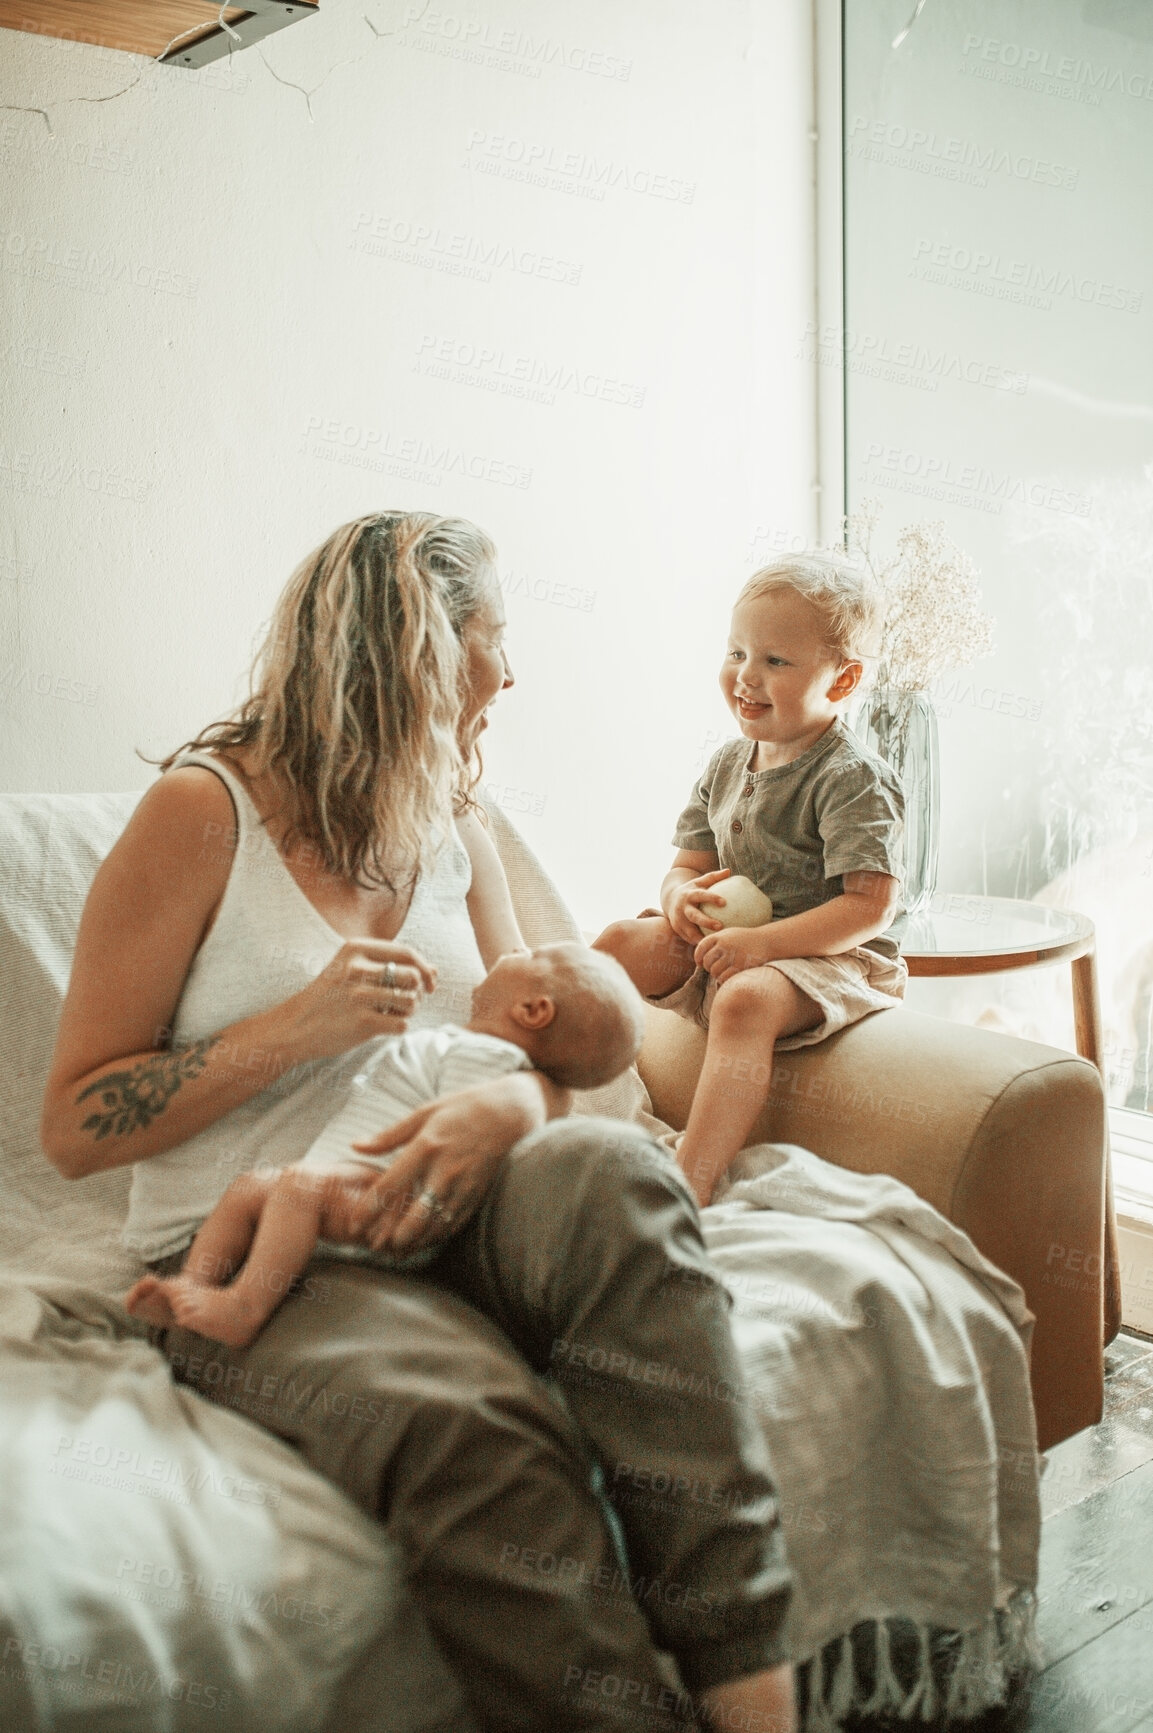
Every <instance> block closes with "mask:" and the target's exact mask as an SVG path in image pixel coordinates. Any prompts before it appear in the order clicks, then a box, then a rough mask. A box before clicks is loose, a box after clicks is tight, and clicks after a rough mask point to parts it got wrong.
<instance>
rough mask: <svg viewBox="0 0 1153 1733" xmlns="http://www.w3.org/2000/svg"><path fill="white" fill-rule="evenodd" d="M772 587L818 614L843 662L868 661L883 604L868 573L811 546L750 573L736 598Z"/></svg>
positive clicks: (766, 592)
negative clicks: (788, 592) (798, 598)
mask: <svg viewBox="0 0 1153 1733" xmlns="http://www.w3.org/2000/svg"><path fill="white" fill-rule="evenodd" d="M774 590H795V591H796V593H797V595H798V596H803V597H804V599H805V601H806V602H811V603H812V605H813V607H814V608H815V609H816V610H817V612H818V614H819V615H820V616H821V621H822V623H823V625H824V632H825V642H826V644H827V645H828V647H829V649H830V650H831V651H832V652H833V654H834V656H839V657H840V658H841V660H842V661H843V662H868V660H869V659H870V658H871V657H875V656H876V654H877V652H878V650H879V648H880V637H881V627H882V624H883V619H884V615H883V609H882V602H881V596H880V593H879V591H878V589H877V586H876V584H875V583H874V581H873V579H872V577H871V576H870V574H869V573H868V572H867V571H865V570H864V569H863V568H862V567H861V566H857V565H854V564H853V562H852V561H851V560H850V559H848V558H847V556H846V555H844V554H835V553H823V552H818V551H817V550H816V549H810V550H806V552H804V553H800V554H785V555H783V556H782V557H781V558H780V559H779V560H774V561H773V562H772V564H771V565H767V566H762V567H761V569H760V571H759V572H754V573H753V575H752V577H751V578H750V579H749V581H748V583H747V584H746V585H745V586H744V588H743V589H742V591H741V593H740V595H739V596H738V597H737V605H738V607H739V606H740V604H741V603H742V602H753V601H759V600H760V599H761V597H762V596H768V595H771V594H772V593H773V591H774Z"/></svg>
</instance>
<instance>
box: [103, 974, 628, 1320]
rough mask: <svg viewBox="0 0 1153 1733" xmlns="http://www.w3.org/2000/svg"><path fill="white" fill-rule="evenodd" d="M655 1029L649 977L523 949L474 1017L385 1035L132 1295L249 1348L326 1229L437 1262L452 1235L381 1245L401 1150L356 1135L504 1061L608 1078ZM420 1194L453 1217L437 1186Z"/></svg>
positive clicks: (487, 985) (566, 1082)
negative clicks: (334, 1097) (638, 978)
mask: <svg viewBox="0 0 1153 1733" xmlns="http://www.w3.org/2000/svg"><path fill="white" fill-rule="evenodd" d="M643 1028H644V1007H643V1006H642V1004H641V1002H640V999H639V998H638V996H637V993H636V990H635V989H634V987H633V986H632V985H631V984H630V982H629V980H628V977H627V976H626V974H625V972H624V970H623V969H621V968H619V967H618V965H617V964H616V963H614V962H613V961H612V960H611V959H610V958H608V957H606V956H603V955H601V954H600V953H599V952H597V951H592V950H589V949H588V948H587V947H586V946H584V945H579V944H567V943H566V944H556V945H542V946H539V947H538V948H537V949H536V950H534V951H510V952H509V953H507V954H506V955H505V956H503V957H500V958H499V959H498V960H497V962H496V963H495V964H494V965H493V967H492V968H491V969H490V970H489V972H488V974H487V975H486V976H485V978H484V980H483V981H482V982H481V983H480V985H479V986H478V987H477V988H476V989H475V991H474V993H473V995H472V1016H471V1017H470V1019H469V1021H468V1023H467V1024H466V1026H465V1027H464V1028H463V1029H460V1028H457V1027H456V1026H455V1025H453V1024H451V1023H450V1024H443V1025H442V1026H440V1027H439V1028H435V1029H421V1030H417V1031H414V1032H413V1033H411V1034H407V1035H398V1036H394V1037H393V1038H392V1039H391V1040H389V1041H387V1042H385V1043H384V1044H383V1049H382V1051H381V1052H380V1053H379V1055H378V1056H376V1057H374V1059H373V1062H372V1065H371V1067H370V1068H369V1070H368V1071H367V1072H363V1073H361V1075H360V1076H359V1077H358V1078H357V1080H356V1082H355V1084H354V1086H353V1089H352V1091H351V1092H350V1095H349V1098H348V1100H347V1101H346V1103H345V1105H344V1106H343V1107H342V1109H341V1110H340V1112H339V1113H338V1114H337V1115H336V1116H335V1118H334V1119H332V1120H330V1121H329V1123H328V1125H327V1126H326V1127H325V1129H324V1131H323V1132H322V1133H321V1134H320V1136H319V1137H318V1138H317V1140H316V1142H315V1143H314V1144H313V1145H312V1146H311V1148H310V1149H309V1150H308V1152H307V1153H306V1154H305V1155H304V1157H303V1158H302V1159H301V1160H300V1161H299V1162H298V1163H297V1164H295V1165H294V1166H292V1167H286V1168H281V1169H276V1168H263V1169H255V1170H253V1171H251V1172H249V1173H245V1174H241V1176H240V1177H239V1178H238V1179H236V1180H235V1181H234V1182H233V1183H232V1185H230V1186H229V1188H228V1190H227V1191H226V1192H225V1194H224V1196H223V1197H222V1198H221V1200H220V1202H219V1203H218V1204H217V1205H216V1208H215V1209H214V1210H213V1211H212V1213H211V1215H209V1216H208V1218H207V1220H206V1221H205V1222H204V1223H203V1225H202V1226H201V1228H200V1230H199V1232H198V1233H197V1235H196V1238H195V1239H194V1240H193V1242H192V1246H191V1248H190V1250H189V1254H188V1259H187V1262H186V1264H185V1267H184V1269H183V1270H182V1271H181V1273H180V1274H179V1275H177V1276H172V1277H168V1278H167V1279H161V1278H160V1277H158V1276H145V1277H143V1279H142V1280H141V1281H139V1282H137V1283H136V1285H135V1287H134V1288H133V1289H132V1290H131V1292H130V1293H129V1294H128V1296H127V1298H126V1300H125V1306H126V1307H127V1309H128V1311H129V1312H132V1313H134V1314H135V1315H136V1316H137V1317H141V1318H147V1319H148V1320H149V1322H151V1323H154V1324H173V1323H177V1324H183V1325H184V1326H185V1327H186V1328H188V1329H190V1330H196V1331H198V1332H199V1333H200V1334H201V1335H203V1336H210V1337H212V1338H213V1339H214V1340H215V1341H218V1342H226V1343H228V1344H229V1345H230V1346H232V1347H239V1348H243V1347H247V1345H248V1344H249V1343H250V1342H251V1341H252V1340H253V1339H254V1338H255V1337H256V1336H257V1335H258V1334H259V1332H260V1330H261V1328H262V1327H263V1325H264V1324H265V1323H266V1322H267V1321H268V1319H269V1318H270V1317H271V1315H272V1313H273V1312H274V1311H275V1310H276V1308H277V1306H278V1305H279V1304H280V1302H281V1300H283V1299H284V1297H285V1294H286V1293H287V1292H288V1289H289V1287H290V1285H291V1283H292V1282H293V1281H294V1280H295V1279H296V1278H297V1277H298V1276H299V1275H300V1274H301V1273H302V1272H303V1270H304V1268H305V1265H306V1264H307V1263H308V1260H309V1259H310V1258H311V1257H312V1255H313V1252H314V1251H315V1250H316V1248H317V1242H318V1240H319V1239H321V1238H322V1237H323V1239H324V1240H325V1241H327V1242H329V1243H328V1244H325V1245H323V1246H322V1247H321V1249H322V1251H323V1252H324V1254H325V1255H327V1256H332V1255H340V1256H352V1257H358V1256H359V1257H360V1258H362V1259H367V1260H368V1261H375V1262H378V1263H385V1264H387V1265H389V1266H391V1267H396V1266H399V1265H404V1266H405V1267H412V1266H413V1265H414V1264H421V1263H426V1262H428V1261H429V1260H430V1259H432V1258H434V1257H435V1256H436V1255H437V1251H438V1250H439V1247H427V1248H420V1249H418V1250H416V1251H414V1252H411V1253H409V1254H407V1255H406V1254H399V1255H397V1256H391V1255H388V1254H381V1253H376V1254H375V1255H374V1252H373V1238H374V1232H376V1233H378V1234H381V1236H383V1229H382V1224H381V1215H380V1207H379V1206H374V1205H373V1202H372V1200H371V1199H367V1198H366V1196H365V1194H366V1193H367V1191H368V1189H369V1187H370V1186H371V1185H372V1183H373V1181H374V1179H375V1178H376V1177H377V1175H378V1174H379V1173H380V1171H381V1170H382V1168H385V1167H387V1166H388V1165H389V1163H390V1162H392V1161H393V1160H395V1158H396V1155H397V1154H398V1153H399V1152H398V1151H391V1152H390V1153H389V1154H387V1155H384V1156H376V1157H373V1156H371V1155H368V1154H365V1155H362V1156H360V1157H359V1158H350V1156H349V1150H350V1148H355V1147H358V1146H359V1143H364V1142H368V1141H370V1140H371V1139H372V1138H373V1137H374V1136H375V1135H376V1134H377V1133H379V1132H380V1131H382V1130H384V1129H385V1128H386V1127H388V1126H390V1125H395V1124H396V1123H397V1122H398V1121H399V1120H401V1119H404V1118H406V1117H407V1116H408V1114H410V1113H412V1112H413V1111H414V1110H415V1109H416V1108H418V1107H423V1106H425V1105H426V1104H427V1103H429V1102H431V1101H434V1100H436V1099H437V1098H438V1097H439V1096H441V1095H448V1094H451V1093H453V1092H454V1091H455V1090H459V1089H466V1088H469V1087H470V1086H471V1085H473V1084H475V1083H479V1082H481V1081H482V1080H483V1079H484V1078H487V1077H494V1076H499V1075H501V1074H503V1073H505V1072H510V1071H532V1070H534V1069H535V1070H539V1071H543V1072H544V1073H545V1074H546V1075H547V1076H549V1077H551V1078H552V1080H553V1082H554V1083H558V1084H560V1085H561V1086H562V1087H563V1088H568V1089H595V1088H598V1087H599V1086H600V1085H601V1084H604V1083H610V1082H612V1080H613V1079H614V1078H615V1077H619V1076H620V1074H621V1073H622V1072H623V1071H626V1070H627V1069H628V1067H629V1066H630V1065H631V1064H632V1062H633V1060H634V1059H635V1058H636V1056H637V1052H638V1050H639V1048H640V1044H641V1035H642V1032H643ZM399 1202H400V1203H401V1204H402V1205H404V1204H407V1202H408V1199H407V1198H403V1197H402V1198H401V1199H400V1200H399ZM420 1202H421V1203H422V1204H424V1206H425V1207H426V1208H428V1209H429V1210H430V1211H431V1212H432V1213H433V1214H435V1215H437V1216H438V1217H439V1218H440V1219H441V1220H442V1221H444V1222H446V1223H447V1222H448V1221H450V1220H451V1214H450V1212H449V1210H448V1209H447V1208H445V1206H444V1205H443V1204H442V1203H441V1202H440V1200H439V1199H438V1198H436V1197H434V1196H433V1195H432V1194H431V1193H423V1194H422V1195H421V1198H420ZM242 1264H243V1268H241V1267H240V1266H241V1265H242ZM238 1269H239V1274H236V1272H237V1270H238ZM233 1276H235V1280H230V1278H232V1277H233ZM226 1284H227V1285H226Z"/></svg>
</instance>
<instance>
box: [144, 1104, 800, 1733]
mask: <svg viewBox="0 0 1153 1733" xmlns="http://www.w3.org/2000/svg"><path fill="white" fill-rule="evenodd" d="M183 1257H184V1253H178V1254H176V1255H175V1256H174V1257H172V1258H168V1259H165V1260H164V1262H163V1264H162V1265H158V1266H156V1267H157V1268H161V1269H164V1270H165V1271H166V1272H168V1271H171V1270H172V1269H175V1268H177V1267H179V1264H180V1263H181V1262H182V1260H183ZM729 1305H730V1301H729V1297H728V1295H727V1293H726V1291H725V1289H724V1287H723V1286H722V1284H721V1283H720V1281H719V1279H718V1278H717V1277H716V1275H715V1274H714V1273H713V1271H712V1268H711V1266H710V1264H709V1261H708V1257H707V1255H706V1253H705V1250H704V1246H703V1244H702V1241H701V1236H700V1229H699V1222H698V1217H697V1212H696V1206H695V1204H694V1202H693V1199H692V1197H691V1195H690V1193H689V1191H688V1188H687V1186H686V1185H685V1183H684V1181H683V1179H682V1178H681V1176H680V1173H679V1171H678V1170H677V1168H676V1167H675V1165H674V1164H673V1163H672V1161H671V1159H670V1158H669V1157H668V1155H667V1154H666V1152H665V1151H664V1150H662V1149H661V1148H660V1147H659V1146H658V1145H657V1144H655V1143H653V1142H652V1141H651V1140H650V1139H649V1138H648V1137H647V1136H645V1135H644V1134H643V1133H642V1132H640V1131H638V1130H636V1129H635V1128H634V1127H632V1126H629V1125H626V1124H622V1123H620V1122H618V1121H615V1120H594V1119H566V1120H560V1121H556V1122H554V1123H553V1124H552V1125H550V1126H547V1127H545V1128H544V1129H542V1130H541V1131H539V1132H536V1133H534V1134H533V1135H532V1136H531V1137H528V1138H525V1139H524V1140H523V1141H522V1142H521V1143H519V1144H518V1145H517V1146H516V1148H515V1149H513V1150H512V1151H511V1153H510V1154H509V1156H508V1157H507V1159H506V1161H505V1162H504V1164H503V1166H502V1168H501V1170H500V1172H499V1174H498V1176H497V1178H496V1180H495V1181H494V1183H493V1185H492V1187H491V1189H490V1191H489V1194H488V1196H487V1198H486V1199H485V1202H484V1204H483V1205H482V1207H481V1208H480V1210H479V1211H478V1212H477V1214H476V1215H475V1216H474V1217H473V1218H472V1219H471V1220H470V1221H469V1222H468V1223H467V1224H466V1225H465V1226H464V1227H463V1228H462V1229H461V1230H460V1231H459V1232H458V1233H457V1234H456V1236H455V1237H454V1238H453V1239H452V1240H451V1241H450V1242H449V1244H448V1245H447V1247H446V1248H445V1250H444V1251H443V1252H442V1253H441V1254H440V1256H439V1257H438V1258H437V1259H436V1261H435V1262H434V1263H432V1264H430V1265H429V1266H427V1268H425V1269H423V1270H420V1271H419V1272H413V1273H407V1272H398V1271H391V1270H383V1269H379V1268H373V1267H371V1266H370V1265H367V1264H350V1263H348V1262H345V1261H342V1260H338V1259H335V1258H327V1259H326V1258H314V1259H313V1261H312V1263H311V1264H310V1265H309V1267H308V1270H307V1272H306V1274H305V1277H304V1278H303V1280H302V1281H301V1283H300V1284H299V1285H298V1286H297V1288H296V1289H295V1291H294V1292H292V1293H291V1294H290V1295H289V1297H288V1298H287V1299H286V1300H285V1302H284V1304H283V1305H282V1306H281V1307H280V1309H279V1310H278V1311H277V1312H276V1313H275V1314H274V1316H273V1317H272V1319H271V1320H270V1322H269V1323H268V1324H267V1325H266V1326H265V1328H264V1330H263V1331H262V1333H261V1334H260V1336H259V1337H258V1338H257V1340H256V1341H255V1342H254V1343H253V1344H252V1345H251V1346H250V1347H248V1348H245V1349H231V1348H225V1347H223V1346H221V1345H220V1344H219V1343H216V1342H210V1341H208V1340H207V1339H206V1338H205V1337H203V1336H199V1335H196V1334H195V1333H193V1332H191V1331H188V1330H183V1329H177V1328H173V1329H169V1330H166V1331H155V1332H154V1339H155V1340H156V1341H157V1342H158V1344H159V1345H160V1346H161V1347H162V1348H163V1349H164V1352H165V1353H166V1354H167V1356H168V1359H169V1361H170V1362H171V1364H172V1367H173V1370H174V1372H175V1374H176V1376H177V1377H178V1378H179V1379H181V1380H182V1381H183V1382H185V1383H188V1384H190V1385H192V1386H193V1387H194V1388H196V1389H197V1390H199V1391H201V1392H202V1393H203V1394H204V1395H205V1396H208V1397H210V1398H211V1399H213V1400H214V1401H217V1402H221V1403H225V1404H227V1405H228V1406H229V1407H231V1408H234V1409H236V1410H238V1411H239V1412H240V1413H242V1414H246V1415H248V1416H249V1417H250V1418H251V1419H252V1420H255V1421H257V1422H258V1423H259V1424H261V1425H262V1426H265V1427H267V1428H269V1429H270V1430H271V1431H273V1432H275V1433H277V1434H278V1435H279V1436H280V1437H282V1438H286V1439H288V1440H289V1442H290V1443H292V1444H294V1445H295V1446H296V1447H297V1448H298V1449H299V1450H300V1452H301V1454H302V1455H303V1456H304V1457H305V1459H306V1460H307V1461H308V1462H309V1463H310V1464H311V1465H312V1466H313V1467H314V1468H315V1469H317V1470H318V1471H319V1472H320V1473H321V1474H323V1475H326V1476H327V1477H328V1478H329V1479H330V1480H332V1481H335V1482H336V1484H337V1485H338V1486H340V1487H342V1488H343V1489H344V1490H345V1492H346V1493H347V1494H348V1495H349V1496H350V1497H351V1498H352V1499H354V1500H355V1501H356V1503H357V1504H359V1505H360V1506H361V1507H362V1509H364V1510H366V1511H368V1512H369V1513H371V1514H372V1515H373V1516H375V1517H377V1518H378V1519H379V1520H381V1521H382V1522H385V1523H387V1525H388V1527H389V1530H390V1532H391V1533H392V1534H394V1535H395V1537H396V1538H397V1540H398V1542H399V1544H400V1546H401V1548H402V1550H403V1553H404V1557H405V1561H406V1572H407V1577H408V1581H409V1585H410V1588H411V1590H412V1593H413V1595H414V1597H415V1598H416V1600H417V1601H418V1602H419V1604H420V1606H421V1607H422V1609H423V1611H424V1614H425V1616H426V1618H427V1620H428V1623H429V1625H430V1626H431V1627H432V1629H433V1631H434V1632H435V1634H436V1636H437V1639H438V1640H439V1642H440V1645H441V1647H442V1649H443V1650H444V1652H445V1654H446V1655H447V1657H448V1659H449V1662H450V1663H451V1665H452V1666H453V1667H454V1669H455V1671H456V1673H457V1675H458V1677H459V1678H460V1680H461V1683H462V1685H463V1687H464V1689H465V1692H466V1694H467V1695H468V1697H469V1698H470V1700H471V1702H472V1705H473V1707H474V1710H475V1712H476V1714H477V1716H478V1718H479V1719H480V1720H481V1722H482V1723H483V1725H484V1726H485V1727H486V1728H489V1729H499V1730H501V1733H505V1730H508V1733H530V1730H531V1733H567V1730H569V1729H574V1730H575V1729H581V1730H582V1733H588V1730H590V1729H595V1730H597V1733H600V1730H602V1729H603V1730H605V1733H608V1730H609V1729H612V1730H613V1733H621V1730H622V1729H625V1728H629V1729H635V1730H637V1733H641V1730H643V1733H673V1729H677V1728H682V1727H684V1726H686V1725H689V1724H691V1710H690V1708H689V1705H688V1701H687V1699H686V1697H685V1696H684V1694H683V1693H681V1692H678V1691H676V1690H673V1689H670V1688H669V1685H668V1677H669V1675H668V1673H667V1671H666V1668H665V1667H664V1666H662V1664H661V1662H660V1660H659V1659H658V1656H657V1652H656V1651H657V1649H658V1648H659V1649H662V1650H666V1651H670V1652H671V1653H672V1654H673V1655H674V1656H675V1658H676V1661H677V1663H678V1666H679V1669H680V1673H681V1677H682V1679H683V1681H684V1683H685V1685H686V1686H687V1687H688V1689H689V1690H691V1691H694V1692H696V1691H700V1690H703V1689H705V1688H706V1687H708V1686H710V1685H714V1684H719V1683H722V1682H723V1681H725V1680H728V1679H732V1678H736V1677H738V1676H740V1675H742V1674H745V1673H750V1672H754V1671H757V1670H759V1669H761V1668H763V1667H770V1666H775V1665H777V1664H779V1663H780V1662H781V1661H783V1660H785V1659H786V1658H787V1656H786V1651H785V1646H784V1640H783V1635H782V1628H781V1627H782V1621H783V1619H784V1615H785V1609H786V1605H787V1602H788V1597H789V1592H790V1575H789V1570H788V1567H787V1565H786V1564H785V1560H784V1549H783V1544H782V1540H781V1533H780V1526H779V1521H778V1514H777V1506H776V1499H775V1493H774V1488H773V1484H772V1481H771V1479H770V1477H769V1465H768V1460H767V1456H766V1452H765V1446H764V1442H763V1439H762V1437H761V1433H760V1429H759V1427H758V1425H757V1422H756V1419H755V1417H754V1415H753V1413H752V1410H751V1408H750V1407H749V1405H748V1404H747V1402H746V1401H745V1400H744V1398H743V1396H742V1394H741V1374H740V1371H739V1368H738V1364H737V1360H736V1355H735V1351H734V1347H733V1343H732V1338H731V1334H730V1331H729V1324H728V1310H729ZM544 1375H549V1376H551V1378H552V1379H553V1380H554V1381H555V1384H556V1385H558V1386H559V1387H560V1390H561V1391H562V1392H563V1402H562V1401H559V1400H558V1399H557V1397H556V1395H555V1394H554V1393H553V1392H552V1391H550V1388H549V1386H548V1385H547V1384H546V1383H545V1382H544ZM566 1410H567V1411H566ZM590 1458H591V1460H592V1462H595V1463H596V1464H597V1465H598V1467H599V1471H600V1474H601V1475H602V1476H603V1485H604V1489H605V1492H606V1493H607V1496H608V1499H609V1500H610V1502H611V1504H612V1505H613V1507H614V1509H615V1511H616V1513H617V1516H618V1517H619V1521H620V1525H621V1528H622V1529H623V1532H624V1537H625V1545H626V1549H627V1556H628V1565H627V1569H625V1568H623V1567H622V1563H621V1561H620V1559H619V1557H618V1554H617V1551H616V1549H615V1546H614V1542H613V1538H612V1535H611V1533H610V1530H609V1525H608V1523H607V1522H606V1520H605V1516H604V1513H603V1510H602V1507H601V1505H600V1503H599V1501H598V1499H597V1497H596V1494H595V1491H594V1489H593V1484H592V1478H591V1476H592V1469H591V1467H590Z"/></svg>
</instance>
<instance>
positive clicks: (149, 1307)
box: [124, 1276, 176, 1324]
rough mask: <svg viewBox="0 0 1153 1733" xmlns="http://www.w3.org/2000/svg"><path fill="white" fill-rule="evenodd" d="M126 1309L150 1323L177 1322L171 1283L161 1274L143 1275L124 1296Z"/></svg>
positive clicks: (135, 1316)
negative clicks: (161, 1276)
mask: <svg viewBox="0 0 1153 1733" xmlns="http://www.w3.org/2000/svg"><path fill="white" fill-rule="evenodd" d="M124 1310H125V1311H126V1312H131V1314H132V1316H133V1317H134V1318H143V1319H144V1321H145V1323H148V1324H175V1322H176V1314H175V1312H174V1311H173V1310H172V1299H171V1296H170V1294H169V1284H168V1283H167V1282H165V1281H162V1280H161V1278H160V1277H159V1276H141V1278H140V1280H139V1281H138V1282H137V1283H136V1286H135V1287H134V1288H130V1289H129V1291H128V1293H127V1294H126V1295H125V1296H124Z"/></svg>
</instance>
